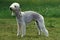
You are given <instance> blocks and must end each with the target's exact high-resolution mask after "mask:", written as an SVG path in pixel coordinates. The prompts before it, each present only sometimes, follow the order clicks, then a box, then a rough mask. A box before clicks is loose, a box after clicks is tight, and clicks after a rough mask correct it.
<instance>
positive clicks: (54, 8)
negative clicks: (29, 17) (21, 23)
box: [0, 0, 60, 40]
mask: <svg viewBox="0 0 60 40" xmlns="http://www.w3.org/2000/svg"><path fill="white" fill-rule="evenodd" d="M13 2H18V3H19V4H20V7H21V11H27V10H28V11H29V10H31V11H36V12H38V13H39V14H41V15H43V16H44V18H45V24H46V28H47V29H48V31H49V37H45V36H44V34H43V33H41V35H40V36H38V33H37V32H38V31H37V28H36V27H35V24H34V21H32V22H31V23H29V24H28V25H27V26H28V27H27V32H26V36H25V37H23V38H21V37H20V36H19V37H17V36H16V33H17V24H16V19H15V17H12V16H11V11H10V10H9V6H10V5H11V4H12V3H13ZM0 40H60V0H0Z"/></svg>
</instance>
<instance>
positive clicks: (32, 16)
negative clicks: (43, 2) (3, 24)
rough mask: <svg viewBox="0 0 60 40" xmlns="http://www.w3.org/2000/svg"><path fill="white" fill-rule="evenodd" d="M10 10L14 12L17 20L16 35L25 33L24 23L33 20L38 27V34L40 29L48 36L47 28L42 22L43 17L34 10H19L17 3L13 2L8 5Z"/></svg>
mask: <svg viewBox="0 0 60 40" xmlns="http://www.w3.org/2000/svg"><path fill="white" fill-rule="evenodd" d="M10 10H11V11H12V12H13V13H14V14H15V16H16V20H17V25H18V29H17V36H19V35H21V37H23V36H25V35H26V24H27V23H29V22H31V21H32V20H35V22H36V25H37V27H38V34H39V35H40V31H42V32H43V33H44V34H45V36H47V37H48V30H47V29H46V27H45V24H44V17H43V16H42V15H41V14H39V13H37V12H34V11H25V12H21V10H20V5H19V3H13V4H11V5H10Z"/></svg>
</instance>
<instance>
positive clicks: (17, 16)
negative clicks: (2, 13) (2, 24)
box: [15, 10, 22, 19]
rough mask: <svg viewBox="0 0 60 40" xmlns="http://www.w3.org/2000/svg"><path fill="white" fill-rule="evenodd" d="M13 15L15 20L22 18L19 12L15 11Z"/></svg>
mask: <svg viewBox="0 0 60 40" xmlns="http://www.w3.org/2000/svg"><path fill="white" fill-rule="evenodd" d="M15 15H16V18H17V19H20V18H21V17H22V15H21V11H20V10H18V11H15Z"/></svg>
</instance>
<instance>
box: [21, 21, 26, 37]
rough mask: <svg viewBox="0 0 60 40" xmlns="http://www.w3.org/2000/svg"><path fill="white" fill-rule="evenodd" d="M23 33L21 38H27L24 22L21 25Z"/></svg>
mask: <svg viewBox="0 0 60 40" xmlns="http://www.w3.org/2000/svg"><path fill="white" fill-rule="evenodd" d="M21 32H22V34H21V37H23V36H25V34H26V24H25V22H22V24H21Z"/></svg>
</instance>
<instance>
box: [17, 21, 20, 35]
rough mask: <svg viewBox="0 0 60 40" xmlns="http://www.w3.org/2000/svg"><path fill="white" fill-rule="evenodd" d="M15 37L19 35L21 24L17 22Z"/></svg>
mask: <svg viewBox="0 0 60 40" xmlns="http://www.w3.org/2000/svg"><path fill="white" fill-rule="evenodd" d="M17 27H18V28H17V36H19V35H20V34H21V24H20V23H18V22H17Z"/></svg>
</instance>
